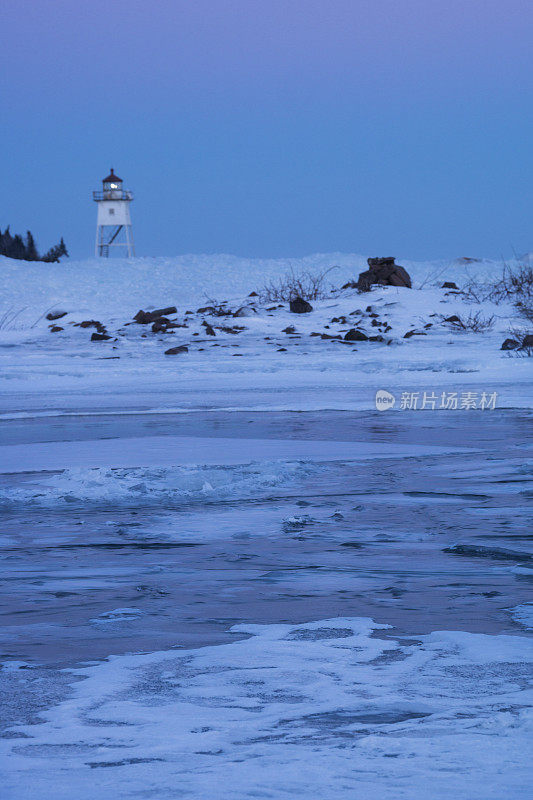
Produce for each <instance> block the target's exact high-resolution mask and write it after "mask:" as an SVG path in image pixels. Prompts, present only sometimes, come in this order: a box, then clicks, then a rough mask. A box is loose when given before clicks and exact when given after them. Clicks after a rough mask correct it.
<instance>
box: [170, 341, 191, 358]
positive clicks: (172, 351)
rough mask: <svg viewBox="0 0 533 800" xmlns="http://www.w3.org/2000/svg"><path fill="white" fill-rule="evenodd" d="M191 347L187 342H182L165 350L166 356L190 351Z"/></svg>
mask: <svg viewBox="0 0 533 800" xmlns="http://www.w3.org/2000/svg"><path fill="white" fill-rule="evenodd" d="M188 352H189V348H188V347H187V345H186V344H180V345H179V346H178V347H170V348H169V349H168V350H165V355H166V356H177V355H178V354H179V353H188Z"/></svg>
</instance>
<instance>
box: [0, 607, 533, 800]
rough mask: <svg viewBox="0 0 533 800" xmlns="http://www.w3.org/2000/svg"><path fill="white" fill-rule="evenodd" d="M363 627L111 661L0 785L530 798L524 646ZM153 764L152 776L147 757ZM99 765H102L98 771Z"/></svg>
mask: <svg viewBox="0 0 533 800" xmlns="http://www.w3.org/2000/svg"><path fill="white" fill-rule="evenodd" d="M387 627H388V626H386V625H380V624H376V623H374V622H373V621H372V620H370V619H364V618H355V619H354V618H340V619H326V620H320V621H317V622H311V623H306V624H300V625H288V624H276V625H248V624H247V625H238V626H236V627H235V628H233V629H232V630H233V631H234V632H235V633H236V634H239V635H241V636H242V635H245V636H247V637H248V638H244V639H241V640H240V641H237V642H233V643H230V644H225V645H218V646H212V647H204V648H200V649H196V650H189V651H179V652H176V651H175V650H173V651H169V652H163V653H154V654H149V655H129V656H117V657H110V658H109V660H108V661H107V662H105V663H102V664H99V665H97V666H90V667H87V668H85V669H82V670H76V671H75V674H76V677H80V676H83V677H84V678H85V680H81V681H78V682H76V683H75V684H74V686H73V688H72V696H71V697H70V698H69V699H68V700H67V701H65V702H63V703H60V704H59V705H56V706H55V707H53V708H51V709H50V710H49V711H48V712H47V713H46V714H45V716H44V719H45V721H44V722H43V723H42V724H38V725H32V726H30V725H28V726H17V728H16V731H17V732H18V733H22V734H25V735H26V737H29V738H25V739H24V741H23V742H21V739H20V738H18V739H6V740H0V756H5V757H7V756H9V759H7V758H6V762H5V763H6V765H8V766H7V770H6V774H5V775H4V779H3V780H4V789H5V791H7V794H8V796H9V797H10V798H11V800H22V799H23V798H25V797H27V796H28V794H27V792H26V789H27V787H28V786H30V787H31V792H32V796H42V797H48V796H51V795H52V794H53V796H54V797H55V798H57V800H67V798H68V799H69V800H70V798H72V796H73V793H74V794H75V795H76V797H77V798H78V800H93V798H94V797H95V796H98V795H102V796H109V795H111V794H112V795H113V796H115V797H117V798H122V799H123V800H124V799H125V798H134V797H139V796H141V794H142V795H143V796H151V797H157V798H159V800H170V798H176V797H178V796H180V797H187V798H188V800H205V798H207V797H216V798H217V800H251V798H258V797H265V798H266V797H269V798H284V797H291V798H304V797H320V798H321V800H333V798H335V800H353V798H354V797H364V798H365V800H393V799H394V800H397V799H398V798H402V799H403V800H422V798H427V797H428V786H430V787H431V798H432V800H449V798H450V797H454V798H456V800H501V798H503V797H513V798H526V797H529V796H530V757H529V755H528V752H527V742H528V739H529V737H530V735H531V728H532V723H533V715H532V713H531V708H530V704H531V693H528V690H527V679H528V675H529V672H530V668H531V661H532V660H533V648H532V646H531V641H530V640H529V639H527V638H525V637H519V636H489V635H484V634H471V633H464V632H454V631H443V632H434V633H432V634H430V635H428V636H419V637H417V638H416V640H413V639H410V640H402V639H401V638H400V639H398V638H396V639H394V638H386V639H385V638H377V637H375V636H373V632H374V631H375V630H377V629H380V628H381V629H384V628H387ZM154 762H157V768H156V769H154V768H153V763H154ZM104 767H105V769H104Z"/></svg>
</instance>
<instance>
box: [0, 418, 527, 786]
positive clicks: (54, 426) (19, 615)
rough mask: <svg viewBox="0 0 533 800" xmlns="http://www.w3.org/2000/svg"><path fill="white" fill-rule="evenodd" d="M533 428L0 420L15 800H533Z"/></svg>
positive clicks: (7, 699)
mask: <svg viewBox="0 0 533 800" xmlns="http://www.w3.org/2000/svg"><path fill="white" fill-rule="evenodd" d="M530 429H531V413H530V412H527V411H518V410H512V409H506V410H499V411H498V410H496V411H490V412H465V411H460V412H459V411H458V412H450V411H447V412H437V411H434V412H431V411H429V412H408V411H405V412H397V413H389V414H385V415H384V414H380V413H378V412H364V413H361V412H354V411H352V412H340V411H339V412H336V411H330V412H328V411H321V412H306V413H288V412H270V413H260V412H251V411H239V412H237V411H236V412H223V411H213V412H191V413H187V414H172V413H158V414H136V413H133V412H132V413H128V414H118V413H117V414H109V415H106V414H105V413H101V414H98V415H91V414H88V415H85V416H84V415H76V414H71V415H57V416H50V417H31V416H29V417H27V418H20V419H3V420H0V435H1V441H2V447H0V471H1V473H2V474H1V475H0V508H1V511H2V528H1V540H0V558H1V583H0V602H1V616H0V623H1V624H0V646H1V652H2V661H3V662H4V665H5V668H4V670H3V682H4V692H3V693H2V697H3V701H2V705H3V709H2V711H3V713H2V717H3V719H4V727H5V734H4V737H5V738H4V739H2V740H0V741H1V742H2V744H1V748H2V753H3V756H2V758H3V757H4V756H5V755H6V754H9V755H10V760H9V763H10V769H9V771H8V777H7V784H6V785H7V792H8V794H7V797H9V798H13V799H14V800H15V799H16V800H19V799H22V798H26V797H28V798H29V797H34V796H36V795H40V796H43V797H51V796H52V787H53V796H54V797H56V798H67V797H69V798H70V797H71V796H72V791H73V787H75V794H76V796H77V797H78V798H82V800H85V798H87V800H89V798H93V797H94V796H95V788H96V789H97V790H98V791H99V792H103V793H104V795H105V793H106V792H111V791H112V792H113V794H115V795H116V796H117V797H124V798H126V797H127V798H130V797H131V798H133V797H149V796H150V797H152V796H153V797H158V798H167V797H169V798H170V797H173V798H174V797H182V796H183V797H187V798H206V797H217V798H219V797H220V798H228V800H229V798H232V800H233V798H252V797H254V798H255V797H271V798H279V797H309V796H311V795H314V796H319V797H321V798H329V797H336V798H337V797H342V798H344V797H345V798H353V797H354V790H355V787H356V786H357V787H359V788H360V790H361V791H362V795H361V796H364V797H365V798H374V797H375V798H376V799H377V798H380V800H381V799H382V798H388V797H390V798H391V799H392V798H394V800H397V798H417V797H423V796H427V794H424V792H423V785H422V784H423V781H425V780H426V778H427V775H428V774H429V773H430V772H433V773H435V771H436V774H434V775H433V776H432V780H433V781H434V793H433V794H432V797H435V798H440V797H443V798H444V797H449V796H451V794H452V792H453V794H454V795H455V796H456V797H461V798H465V800H466V798H469V800H470V799H471V798H480V800H487V798H498V799H501V798H503V797H504V796H506V792H504V791H503V788H502V787H504V786H505V787H507V791H508V792H509V795H510V794H512V795H513V796H514V797H524V798H525V797H526V796H527V786H528V780H527V770H528V763H527V759H526V758H525V748H524V742H525V738H524V737H525V736H526V735H527V724H526V723H527V718H526V716H524V715H525V714H526V711H525V710H524V709H525V707H526V685H527V676H528V672H529V671H530V662H531V655H532V650H531V647H530V643H531V640H530V639H529V638H528V635H529V634H528V620H530V618H531V614H530V608H531V606H530V605H529V603H530V602H531V581H532V578H533V556H532V554H531V547H530V543H531V519H530V510H531V479H530V473H529V471H528V452H527V449H526V443H527V440H528V437H529V435H530ZM52 443H53V444H52ZM64 467H67V469H66V470H63V468H64ZM529 624H530V623H529ZM389 626H390V627H389ZM445 632H447V633H445ZM110 656H113V658H112V659H111V660H109V657H110ZM106 659H107V660H106ZM88 662H91V664H92V665H91V666H85V671H84V672H82V673H81V674H72V673H71V672H69V671H67V672H65V671H64V670H65V669H68V670H70V669H76V668H77V669H79V668H80V667H83V666H84V665H87V664H88ZM62 670H63V671H62ZM82 676H83V679H81V677H82ZM437 687H438V691H437ZM13 726H15V727H13ZM491 748H494V756H493V757H491V758H492V761H493V763H491V764H488V765H487V763H486V762H487V752H488V751H490V750H491ZM309 759H311V761H312V763H311V764H309V763H308V762H309ZM273 765H278V766H276V767H275V768H274V767H273ZM304 765H305V767H304ZM278 767H279V768H278ZM502 771H503V772H502ZM419 783H420V785H418V784H419ZM417 787H418V788H417ZM47 792H48V793H47Z"/></svg>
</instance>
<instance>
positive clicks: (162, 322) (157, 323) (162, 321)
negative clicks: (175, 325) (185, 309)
mask: <svg viewBox="0 0 533 800" xmlns="http://www.w3.org/2000/svg"><path fill="white" fill-rule="evenodd" d="M169 325H170V320H169V319H167V317H159V318H158V319H156V320H154V323H153V325H152V333H165V332H166V330H167V328H168V326H169Z"/></svg>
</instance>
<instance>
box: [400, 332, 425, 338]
mask: <svg viewBox="0 0 533 800" xmlns="http://www.w3.org/2000/svg"><path fill="white" fill-rule="evenodd" d="M411 336H427V333H426V332H425V331H407V333H404V335H403V338H404V339H410V338H411Z"/></svg>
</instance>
